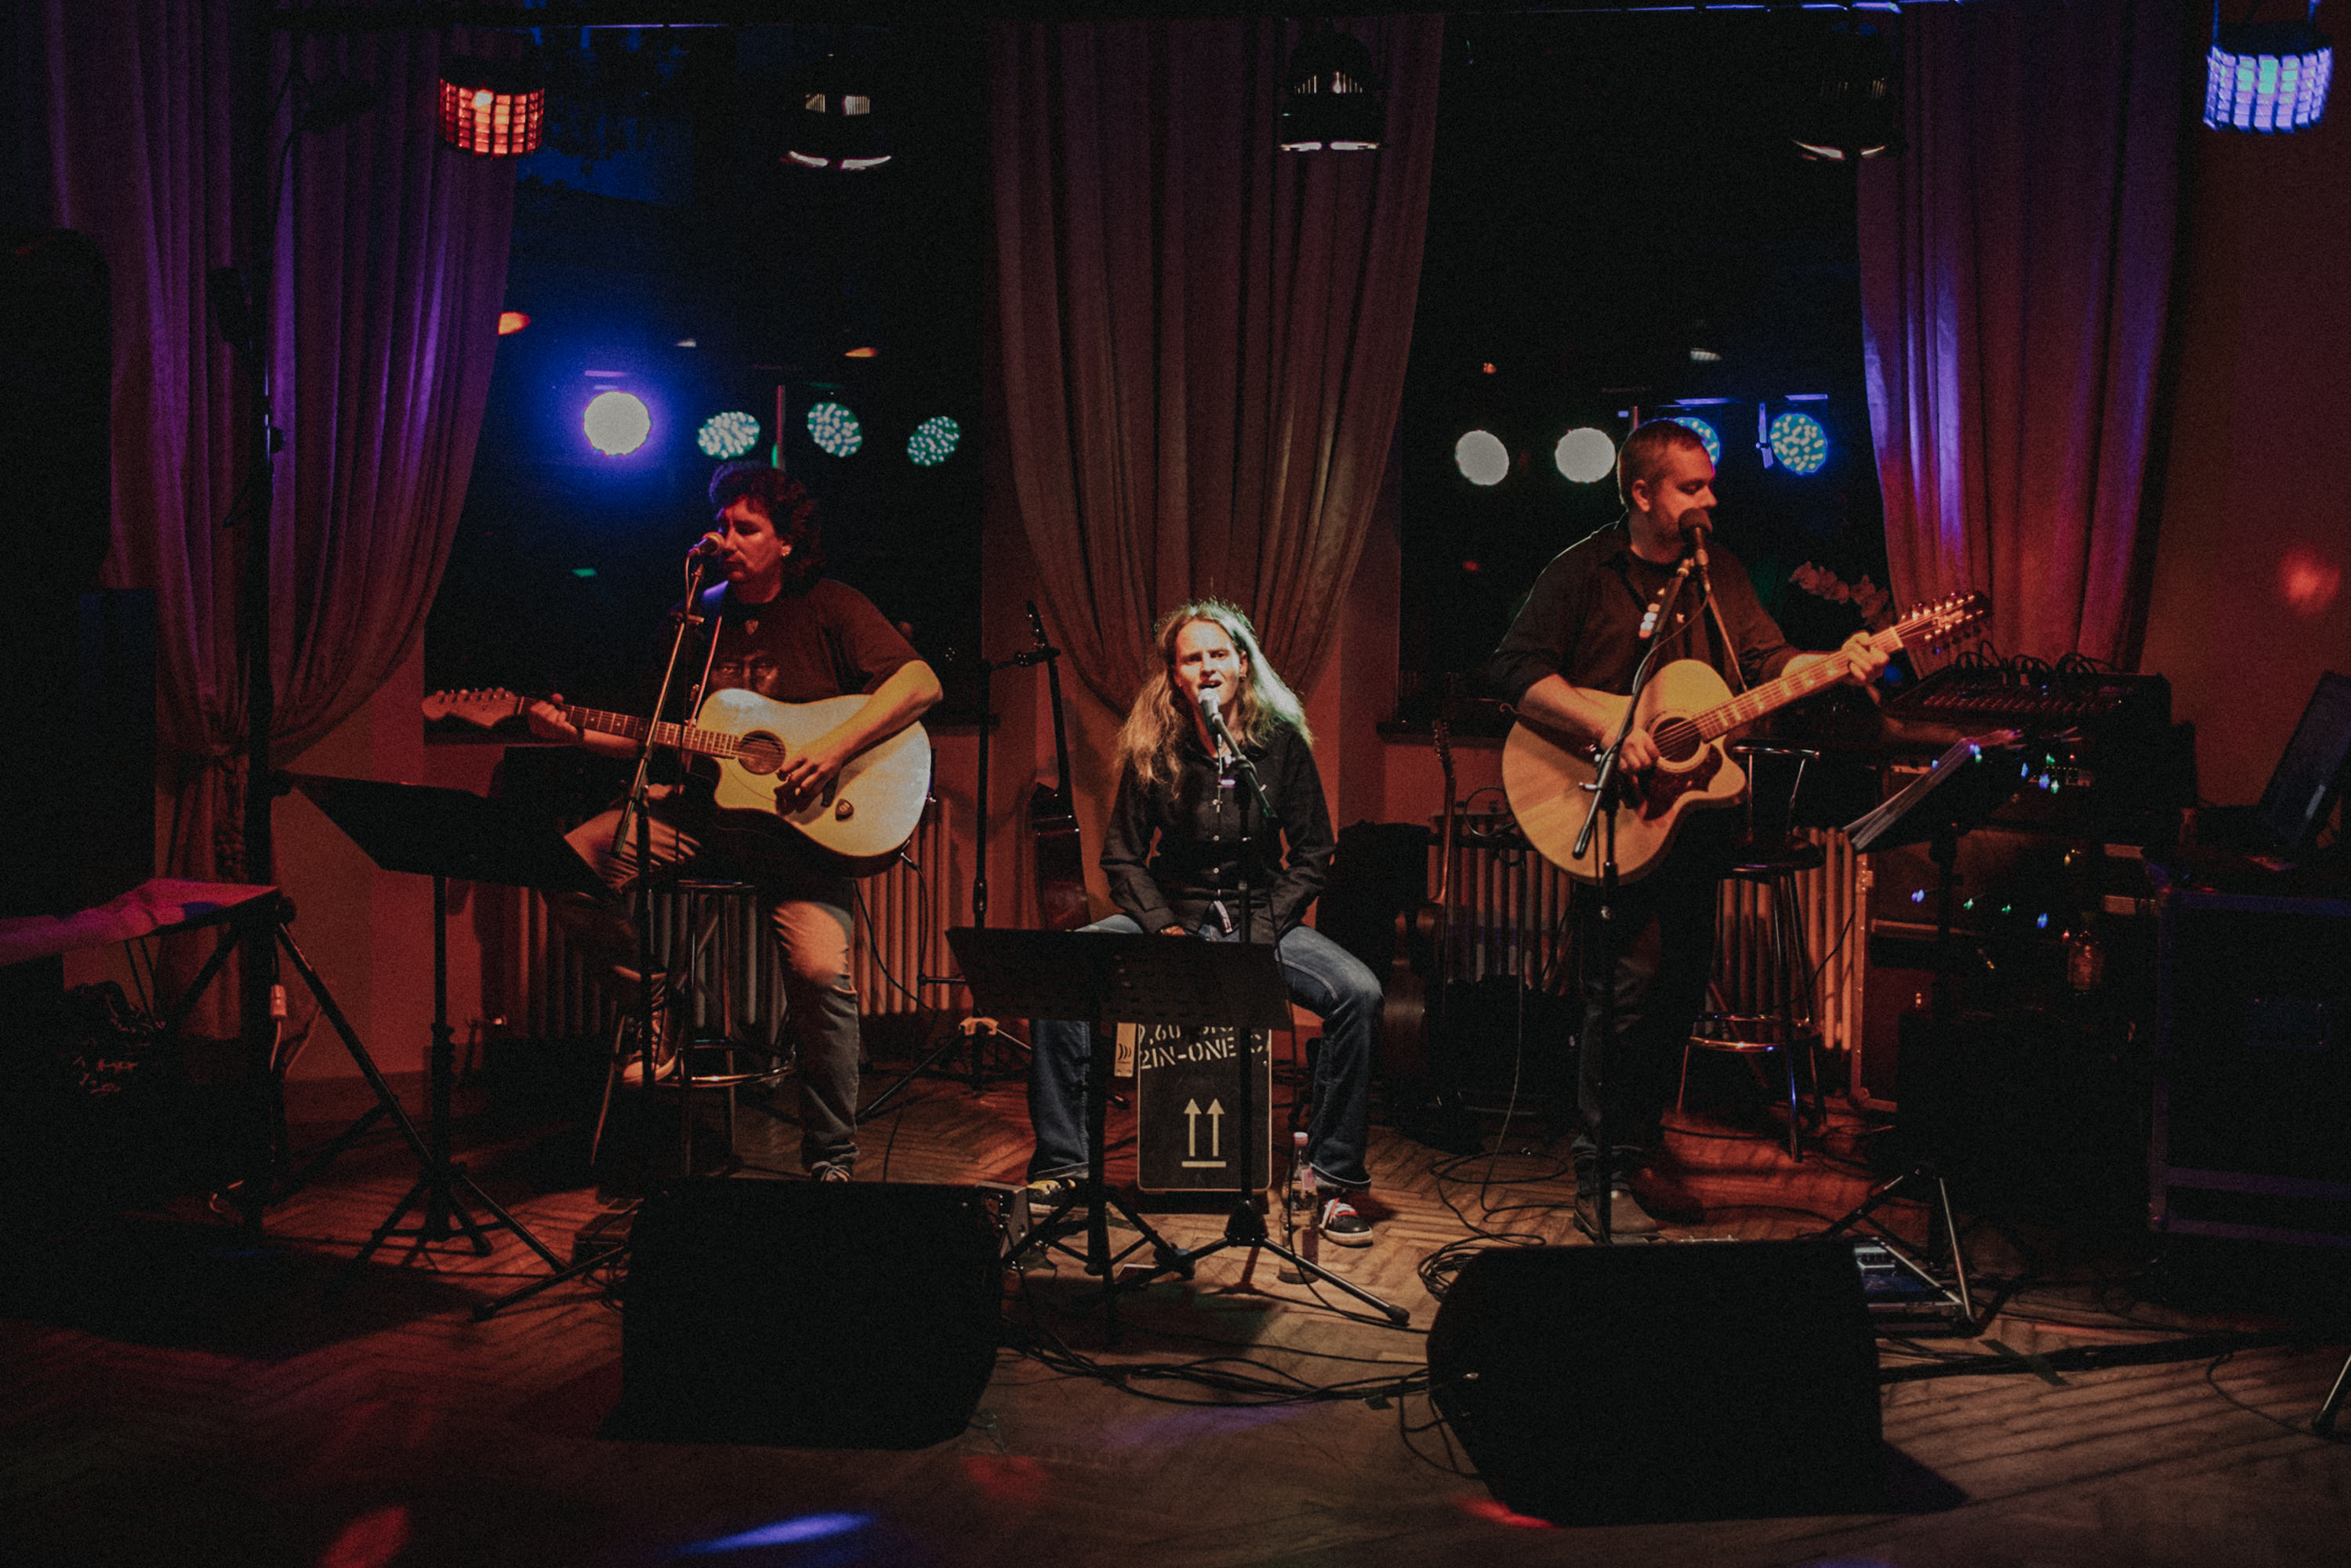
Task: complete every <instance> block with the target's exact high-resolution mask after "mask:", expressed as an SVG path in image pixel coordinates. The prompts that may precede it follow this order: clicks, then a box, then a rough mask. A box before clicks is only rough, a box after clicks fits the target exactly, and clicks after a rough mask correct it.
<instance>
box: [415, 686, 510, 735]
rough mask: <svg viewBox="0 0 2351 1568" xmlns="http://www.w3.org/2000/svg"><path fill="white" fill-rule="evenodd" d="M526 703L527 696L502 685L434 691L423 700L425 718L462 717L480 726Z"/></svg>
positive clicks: (498, 718) (508, 716) (492, 721)
mask: <svg viewBox="0 0 2351 1568" xmlns="http://www.w3.org/2000/svg"><path fill="white" fill-rule="evenodd" d="M528 706H530V705H529V702H528V699H526V698H523V697H519V696H517V695H515V694H514V693H512V692H510V691H508V690H507V689H506V688H505V687H504V686H486V687H482V688H479V689H466V690H461V691H443V692H434V693H433V694H432V695H429V696H427V697H426V698H425V699H424V702H423V708H424V716H425V717H426V718H427V719H439V718H455V719H462V720H464V721H465V723H467V724H471V725H478V726H480V727H482V728H484V729H487V728H489V727H491V726H492V725H495V724H497V723H499V722H501V721H502V720H505V719H509V718H512V717H514V716H516V715H517V714H519V713H521V712H522V711H523V709H524V708H526V707H528Z"/></svg>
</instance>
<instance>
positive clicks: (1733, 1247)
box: [1428, 1239, 1885, 1524]
mask: <svg viewBox="0 0 2351 1568" xmlns="http://www.w3.org/2000/svg"><path fill="white" fill-rule="evenodd" d="M1428 1373H1429V1391H1430V1396H1431V1397H1432V1398H1433V1399H1434V1400H1435V1401H1436V1403H1437V1408H1438V1410H1439V1411H1441V1412H1442V1413H1443V1414H1444V1416H1446V1418H1447V1420H1448V1421H1449V1422H1450V1423H1451V1425H1452V1427H1453V1431H1454V1435H1455V1436H1456V1437H1458V1438H1459V1439H1460V1441H1461V1444H1462V1446H1463V1448H1466V1449H1468V1454H1469V1457H1470V1458H1471V1459H1472V1460H1473V1461H1475V1463H1476V1464H1477V1467H1478V1473H1479V1475H1480V1476H1482V1477H1483V1478H1484V1479H1485V1480H1486V1482H1487V1484H1488V1485H1489V1487H1490V1488H1492V1490H1493V1491H1494V1494H1495V1496H1497V1497H1498V1498H1499V1499H1500V1500H1502V1501H1503V1502H1504V1503H1505V1504H1506V1505H1508V1506H1509V1507H1510V1509H1511V1510H1512V1511H1516V1512H1519V1513H1523V1514H1528V1515H1531V1516H1533V1517H1535V1518H1539V1519H1548V1520H1553V1521H1561V1522H1570V1523H1578V1524H1607V1523H1634V1522H1642V1521H1649V1522H1658V1521H1676V1520H1697V1519H1740V1518H1763V1517H1771V1516H1781V1515H1794V1514H1822V1513H1847V1512H1867V1511H1875V1510H1876V1509H1879V1508H1881V1507H1883V1505H1884V1496H1885V1475H1884V1461H1883V1436H1882V1429H1881V1427H1880V1423H1879V1418H1878V1399H1877V1346H1876V1340H1875V1338H1874V1336H1873V1332H1872V1329H1871V1326H1870V1322H1869V1312H1868V1308H1867V1306H1866V1304H1865V1301H1864V1299H1863V1295H1862V1281H1861V1271H1860V1270H1859V1268H1858V1267H1856V1265H1855V1262H1854V1256H1853V1246H1852V1243H1851V1242H1850V1241H1841V1240H1834V1239H1830V1240H1806V1241H1743V1242H1723V1243H1715V1244H1693V1245H1687V1246H1658V1245H1648V1246H1635V1245H1623V1246H1616V1247H1572V1248H1532V1249H1514V1248H1497V1249H1492V1250H1489V1251H1485V1252H1480V1253H1479V1254H1478V1256H1477V1257H1476V1258H1474V1259H1472V1260H1470V1262H1469V1265H1468V1267H1467V1268H1466V1269H1464V1270H1462V1271H1461V1274H1460V1277H1459V1278H1458V1279H1457V1280H1456V1281H1454V1283H1453V1286H1452V1288H1451V1289H1450V1290H1448V1291H1446V1293H1445V1300H1444V1301H1443V1303H1442V1304H1441V1305H1440V1306H1439V1307H1438V1309H1437V1320H1436V1322H1434V1323H1433V1324H1431V1325H1430V1328H1429V1331H1428Z"/></svg>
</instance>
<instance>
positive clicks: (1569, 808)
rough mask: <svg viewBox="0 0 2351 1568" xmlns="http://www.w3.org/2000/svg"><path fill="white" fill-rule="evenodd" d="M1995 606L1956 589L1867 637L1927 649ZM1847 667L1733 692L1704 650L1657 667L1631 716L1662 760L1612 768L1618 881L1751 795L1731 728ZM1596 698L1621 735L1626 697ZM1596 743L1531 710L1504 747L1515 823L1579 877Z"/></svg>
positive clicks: (1594, 854) (1646, 868) (1891, 649)
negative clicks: (1728, 743)
mask: <svg viewBox="0 0 2351 1568" xmlns="http://www.w3.org/2000/svg"><path fill="white" fill-rule="evenodd" d="M1990 610H1991V601H1988V600H1987V599H1985V597H1984V596H1983V595H1982V594H1980V593H1955V594H1952V595H1951V596H1950V597H1949V598H1947V599H1942V600H1938V601H1936V602H1934V603H1932V604H1929V605H1925V606H1923V607H1921V608H1919V609H1917V610H1913V611H1912V612H1910V613H1909V614H1908V615H1907V616H1905V617H1904V618H1903V619H1902V620H1901V621H1900V622H1896V624H1895V625H1892V626H1889V627H1887V628H1886V630H1885V631H1883V632H1876V634H1874V635H1873V636H1872V637H1871V638H1870V640H1869V642H1870V646H1872V647H1873V648H1876V649H1877V650H1878V651H1879V652H1880V653H1896V651H1898V650H1900V649H1902V648H1905V647H1910V646H1919V647H1926V646H1931V645H1933V644H1934V643H1939V642H1942V641H1944V640H1945V639H1947V638H1949V636H1950V635H1951V634H1952V633H1953V632H1957V631H1959V629H1960V628H1961V627H1963V626H1966V625H1968V624H1969V623H1970V622H1974V621H1976V620H1978V619H1980V618H1981V617H1982V616H1983V615H1984V614H1986V613H1987V612H1989V611H1990ZM1842 668H1843V666H1842V665H1841V664H1838V663H1836V662H1833V661H1831V662H1823V663H1821V664H1813V665H1812V666H1810V667H1808V668H1807V669H1805V670H1804V671H1802V673H1801V674H1786V675H1782V676H1781V677H1780V678H1779V679H1778V680H1776V681H1769V682H1766V683H1765V684H1764V685H1760V686H1757V687H1755V688H1753V689H1752V690H1750V691H1747V692H1743V693H1741V694H1740V695H1737V696H1733V695H1731V694H1730V688H1729V686H1727V685H1724V684H1723V680H1722V677H1721V676H1720V675H1719V674H1715V672H1714V669H1713V667H1712V666H1711V665H1709V664H1705V663H1703V662H1701V661H1699V660H1697V659H1677V660H1676V661H1674V662H1673V663H1672V664H1667V665H1666V666H1665V668H1663V669H1661V670H1659V671H1658V672H1657V673H1656V674H1655V675H1653V676H1651V677H1650V680H1649V684H1648V685H1647V687H1646V688H1645V689H1644V690H1643V691H1642V693H1641V705H1640V707H1639V709H1638V710H1637V712H1636V714H1635V718H1636V721H1637V722H1638V724H1639V726H1640V727H1642V728H1643V729H1646V730H1647V731H1648V732H1649V738H1650V739H1652V740H1654V741H1655V742H1656V747H1657V756H1658V762H1657V766H1656V767H1655V768H1651V769H1650V770H1649V773H1648V776H1647V777H1646V779H1642V780H1640V781H1639V782H1637V783H1635V781H1634V780H1633V779H1631V777H1630V776H1629V775H1625V774H1621V773H1620V774H1617V775H1616V776H1615V779H1616V781H1617V785H1618V788H1619V789H1621V790H1622V794H1620V796H1619V797H1618V799H1619V800H1620V802H1621V807H1622V809H1620V810H1618V812H1617V813H1616V877H1617V880H1618V881H1619V882H1632V881H1634V880H1635V879H1637V878H1639V877H1641V876H1643V875H1645V874H1646V873H1648V872H1650V871H1651V870H1653V869H1655V867H1656V863H1657V862H1659V861H1660V860H1663V859H1664V858H1665V854H1666V852H1667V850H1668V849H1670V848H1671V847H1672V845H1673V841H1674V835H1675V834H1676V833H1677V831H1679V830H1680V828H1681V825H1682V823H1683V821H1686V820H1687V818H1688V816H1689V814H1690V813H1691V812H1692V811H1703V810H1712V809H1715V808H1717V807H1722V806H1733V805H1737V804H1738V803H1739V802H1740V800H1743V799H1745V797H1746V792H1747V775H1746V772H1745V771H1744V770H1743V769H1742V768H1740V766H1739V764H1738V763H1736V762H1733V761H1732V760H1731V759H1730V758H1729V757H1728V756H1727V755H1725V753H1724V751H1723V748H1722V740H1723V737H1726V736H1728V735H1729V734H1731V733H1732V732H1733V731H1735V730H1738V729H1740V728H1742V727H1745V726H1747V725H1750V724H1753V723H1754V722H1755V721H1756V720H1758V719H1760V718H1761V717H1763V716H1765V715H1766V714H1770V713H1773V712H1776V711H1777V710H1779V709H1781V708H1783V707H1785V706H1788V705H1789V704H1790V703H1792V702H1795V701H1797V700H1798V699H1800V698H1802V697H1808V696H1810V695H1813V693H1814V692H1817V691H1820V690H1822V689H1823V688H1824V687H1827V686H1830V685H1835V684H1836V682H1837V681H1838V680H1840V679H1841V678H1843V677H1842ZM1601 700H1602V701H1604V702H1605V703H1607V704H1609V705H1610V706H1609V715H1608V734H1609V737H1611V738H1614V736H1615V734H1616V731H1617V728H1618V727H1619V726H1620V725H1621V724H1622V723H1623V721H1624V716H1625V698H1623V697H1614V698H1606V697H1604V698H1602V699H1601ZM1597 750H1598V747H1597V746H1595V745H1594V744H1593V742H1591V741H1589V740H1585V739H1583V738H1582V737H1574V736H1570V735H1567V734H1565V733H1564V732H1562V731H1560V730H1557V729H1553V728H1552V727H1550V726H1547V725H1544V724H1541V723H1539V722H1537V721H1536V720H1533V719H1531V718H1529V717H1527V716H1525V715H1524V714H1521V715H1520V716H1519V719H1518V722H1517V723H1516V724H1514V725H1512V726H1511V727H1510V738H1509V739H1508V740H1507V741H1505V742H1504V743H1503V746H1502V792H1503V793H1504V794H1505V795H1507V796H1509V797H1510V810H1511V811H1512V812H1514V813H1515V814H1516V815H1517V817H1518V821H1519V831H1520V832H1522V833H1524V834H1525V835H1526V836H1527V839H1528V841H1529V842H1531V843H1532V844H1533V845H1534V847H1535V850H1536V852H1538V853H1539V854H1541V856H1542V857H1543V859H1545V860H1547V861H1549V862H1552V864H1553V865H1555V866H1558V867H1559V868H1560V869H1561V870H1562V871H1564V872H1566V873H1568V874H1569V875H1570V876H1573V877H1574V878H1575V879H1576V880H1577V881H1579V882H1593V883H1596V882H1598V881H1599V880H1600V867H1601V859H1602V851H1603V845H1602V835H1603V834H1604V832H1605V831H1606V824H1605V823H1603V824H1602V825H1601V826H1600V827H1599V828H1596V829H1595V830H1594V831H1593V834H1592V837H1591V839H1590V841H1588V842H1587V843H1586V844H1585V846H1584V852H1583V854H1582V855H1578V854H1576V853H1575V852H1574V850H1575V840H1576V835H1577V834H1578V833H1580V832H1581V831H1583V821H1584V819H1585V818H1586V817H1588V816H1589V815H1591V813H1592V810H1593V801H1594V798H1595V797H1594V790H1593V780H1594V779H1597V777H1598V776H1599V768H1598V766H1597V764H1596V762H1595V753H1596V752H1597Z"/></svg>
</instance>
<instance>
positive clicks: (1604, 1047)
mask: <svg viewBox="0 0 2351 1568" xmlns="http://www.w3.org/2000/svg"><path fill="white" fill-rule="evenodd" d="M1630 533H1631V526H1630V524H1629V523H1628V524H1627V526H1626V534H1627V537H1628V538H1629V537H1630ZM1698 549H1699V550H1700V551H1701V552H1703V550H1704V549H1705V546H1704V545H1703V544H1701V545H1699V547H1698ZM1694 564H1696V563H1695V562H1694V560H1693V559H1692V558H1691V557H1688V556H1684V557H1683V558H1682V564H1681V567H1680V570H1677V571H1676V572H1675V573H1674V575H1673V578H1672V580H1670V581H1668V582H1667V584H1666V588H1665V591H1664V592H1663V593H1662V594H1661V595H1660V596H1659V597H1658V599H1657V601H1656V603H1655V604H1653V605H1651V606H1650V607H1649V612H1648V614H1647V615H1646V616H1645V617H1644V618H1643V620H1642V623H1641V635H1642V636H1643V637H1644V638H1646V639H1647V640H1648V643H1649V651H1648V652H1647V653H1644V654H1643V655H1642V656H1641V662H1640V664H1638V665H1636V666H1635V669H1634V671H1633V688H1632V690H1631V691H1629V692H1627V693H1626V694H1625V719H1624V722H1623V723H1621V724H1619V725H1618V726H1617V727H1616V735H1615V738H1614V739H1612V740H1611V741H1609V743H1608V744H1607V745H1606V746H1605V747H1602V748H1601V751H1600V757H1599V762H1600V767H1599V769H1598V771H1596V772H1595V773H1594V774H1593V778H1592V782H1591V783H1589V784H1586V785H1585V786H1584V788H1585V789H1588V790H1590V791H1591V792H1592V809H1591V810H1589V811H1587V812H1585V813H1584V817H1583V828H1582V830H1581V831H1578V832H1577V833H1576V835H1575V849H1574V852H1573V856H1572V858H1573V859H1576V860H1581V859H1583V855H1584V852H1585V851H1587V850H1588V849H1590V848H1591V846H1592V834H1593V830H1594V829H1595V828H1597V829H1599V830H1600V938H1601V939H1600V953H1599V956H1598V962H1599V963H1600V965H1601V971H1600V974H1601V984H1600V1028H1599V1030H1598V1032H1597V1035H1596V1038H1595V1039H1594V1040H1593V1048H1592V1049H1593V1058H1592V1068H1593V1071H1592V1079H1593V1094H1594V1096H1595V1097H1596V1098H1597V1099H1598V1100H1599V1102H1600V1125H1599V1127H1598V1128H1597V1129H1596V1130H1595V1132H1594V1134H1593V1137H1594V1141H1595V1142H1597V1143H1598V1145H1600V1146H1599V1149H1598V1151H1597V1154H1596V1156H1595V1157H1596V1159H1597V1161H1598V1165H1599V1169H1598V1176H1599V1181H1600V1186H1599V1190H1598V1192H1597V1193H1596V1194H1595V1195H1594V1196H1595V1197H1597V1199H1598V1201H1597V1202H1596V1203H1595V1204H1594V1206H1593V1208H1594V1212H1595V1216H1596V1218H1598V1219H1599V1221H1600V1223H1599V1225H1598V1227H1597V1233H1596V1234H1595V1235H1594V1236H1593V1240H1594V1241H1597V1242H1598V1243H1599V1244H1600V1245H1601V1246H1603V1247H1605V1246H1608V1245H1609V1244H1610V1242H1611V1241H1612V1240H1613V1239H1614V1236H1613V1232H1612V1229H1611V1218H1612V1216H1613V1213H1614V1207H1615V1189H1616V1129H1615V1124H1614V1117H1612V1116H1611V1115H1610V1114H1609V1108H1608V1068H1609V1062H1610V1060H1611V1058H1612V1056H1613V1055H1614V1048H1615V1043H1616V963H1617V959H1618V958H1619V956H1621V955H1622V954H1623V951H1624V947H1625V934H1624V933H1623V932H1621V931H1619V930H1618V929H1617V924H1618V922H1617V911H1616V895H1617V891H1618V884H1617V881H1616V811H1617V808H1618V807H1619V805H1620V804H1621V803H1622V802H1621V801H1620V800H1618V793H1619V792H1618V790H1617V788H1616V761H1617V758H1618V756H1619V755H1620V754H1621V753H1622V752H1623V750H1624V747H1625V737H1626V736H1628V735H1630V734H1632V733H1633V722H1634V716H1635V713H1636V712H1637V710H1638V709H1639V707H1640V706H1641V694H1642V692H1644V691H1645V690H1646V689H1647V688H1648V685H1649V677H1650V675H1651V674H1654V673H1655V671H1656V663H1657V654H1658V653H1660V652H1662V651H1663V650H1664V648H1665V645H1666V640H1665V639H1664V638H1663V637H1661V636H1659V635H1657V632H1658V629H1659V627H1661V626H1662V625H1663V624H1664V623H1665V619H1666V614H1667V612H1668V611H1670V610H1671V609H1672V608H1673V606H1674V601H1675V600H1676V599H1677V598H1679V597H1680V596H1681V591H1682V588H1683V585H1684V584H1686V583H1687V582H1688V581H1689V576H1690V569H1691V567H1692V566H1693V565H1694Z"/></svg>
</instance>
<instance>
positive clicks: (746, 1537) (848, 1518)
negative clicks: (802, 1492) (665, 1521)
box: [674, 1513, 872, 1557]
mask: <svg viewBox="0 0 2351 1568" xmlns="http://www.w3.org/2000/svg"><path fill="white" fill-rule="evenodd" d="M871 1523H872V1515H870V1514H862V1513H803V1514H800V1515H799V1516H797V1517H796V1518H792V1519H779V1520H778V1521H775V1522H774V1523H773V1524H763V1525H760V1526H759V1527H758V1528H757V1529H754V1530H745V1531H737V1533H735V1534H733V1535H718V1536H713V1537H712V1538H711V1539H709V1540H707V1541H696V1542H691V1543H690V1544H688V1545H684V1546H681V1547H678V1548H677V1549H676V1551H675V1552H674V1555H675V1556H679V1557H714V1556H717V1555H719V1554H721V1553H724V1552H746V1551H751V1550H755V1549H757V1548H758V1547H762V1546H793V1545H798V1544H799V1542H804V1541H825V1540H829V1539H831V1537H833V1536H836V1535H848V1534H851V1533H852V1532H854V1531H860V1530H862V1529H864V1528H865V1527H866V1526H867V1525H868V1524H871Z"/></svg>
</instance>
